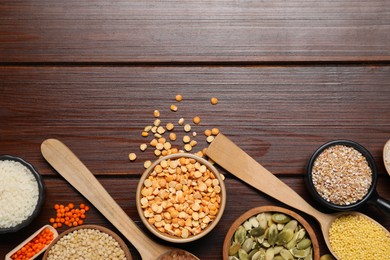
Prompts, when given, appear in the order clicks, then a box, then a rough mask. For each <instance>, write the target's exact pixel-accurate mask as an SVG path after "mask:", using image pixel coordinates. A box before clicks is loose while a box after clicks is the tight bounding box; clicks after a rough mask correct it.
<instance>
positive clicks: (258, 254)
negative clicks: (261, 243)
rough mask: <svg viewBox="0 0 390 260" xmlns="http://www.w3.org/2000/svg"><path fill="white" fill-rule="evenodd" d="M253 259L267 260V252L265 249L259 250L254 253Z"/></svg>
mask: <svg viewBox="0 0 390 260" xmlns="http://www.w3.org/2000/svg"><path fill="white" fill-rule="evenodd" d="M251 260H265V252H264V251H263V250H259V251H257V252H256V254H254V255H253V256H252V258H251Z"/></svg>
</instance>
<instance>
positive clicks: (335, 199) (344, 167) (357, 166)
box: [305, 140, 389, 211]
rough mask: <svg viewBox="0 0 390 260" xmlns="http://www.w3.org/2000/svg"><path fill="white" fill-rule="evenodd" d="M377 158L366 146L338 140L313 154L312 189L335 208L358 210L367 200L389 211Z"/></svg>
mask: <svg viewBox="0 0 390 260" xmlns="http://www.w3.org/2000/svg"><path fill="white" fill-rule="evenodd" d="M376 181H377V169H376V165H375V161H374V158H373V157H372V155H371V154H370V152H369V151H368V150H367V149H366V148H364V147H363V146H362V145H360V144H358V143H356V142H353V141H349V140H335V141H330V142H328V143H325V144H323V145H322V146H320V147H319V148H318V149H317V150H316V151H315V152H314V153H313V155H312V156H311V158H310V160H309V163H308V165H307V174H306V178H305V182H306V185H307V187H308V190H309V191H310V193H311V194H312V195H313V197H314V198H315V199H316V201H318V202H319V203H320V204H321V205H323V206H325V207H327V208H328V209H331V210H334V211H345V210H355V209H357V208H359V207H360V206H361V205H362V204H364V203H365V202H367V201H369V200H370V201H371V202H374V204H377V206H379V208H381V209H382V210H383V209H384V210H385V211H388V210H389V204H388V202H387V201H386V200H383V199H381V198H379V197H378V195H377V193H376V190H375V185H376Z"/></svg>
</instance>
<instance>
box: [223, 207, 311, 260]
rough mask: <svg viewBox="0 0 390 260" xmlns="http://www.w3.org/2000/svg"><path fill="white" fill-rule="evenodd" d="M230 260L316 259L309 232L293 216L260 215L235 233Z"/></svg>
mask: <svg viewBox="0 0 390 260" xmlns="http://www.w3.org/2000/svg"><path fill="white" fill-rule="evenodd" d="M229 259H230V260H242V259H245V260H296V259H300V260H302V259H303V260H312V259H313V249H312V243H311V240H310V238H309V237H308V235H307V232H306V230H305V229H304V228H303V227H302V226H301V225H300V224H299V223H298V221H296V220H295V219H292V218H291V217H290V216H288V215H286V214H283V213H279V212H275V213H268V212H267V213H260V214H258V215H256V216H253V217H250V218H249V219H247V220H246V221H245V222H244V223H242V225H240V226H239V227H238V228H237V230H236V231H235V233H234V236H233V238H232V241H231V245H230V248H229Z"/></svg>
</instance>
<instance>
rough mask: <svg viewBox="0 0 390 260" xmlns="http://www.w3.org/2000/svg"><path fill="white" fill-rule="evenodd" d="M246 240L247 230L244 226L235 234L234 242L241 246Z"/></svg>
mask: <svg viewBox="0 0 390 260" xmlns="http://www.w3.org/2000/svg"><path fill="white" fill-rule="evenodd" d="M245 238H246V230H245V228H244V227H243V226H239V227H238V228H237V230H236V232H235V233H234V241H235V242H238V243H240V244H242V243H244V241H245Z"/></svg>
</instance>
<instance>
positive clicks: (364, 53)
mask: <svg viewBox="0 0 390 260" xmlns="http://www.w3.org/2000/svg"><path fill="white" fill-rule="evenodd" d="M389 17H390V5H389V4H388V2H387V1H383V0H371V1H367V0H366V1H356V0H337V1H325V0H319V1H308V0H293V1H288V2H286V1H282V0H276V1H228V0H219V1H215V0H212V1H193V0H186V1H177V0H175V1H155V0H154V1H115V4H113V3H111V2H107V1H103V0H94V1H86V0H82V1H79V0H71V1H48V0H45V1H26V0H21V1H3V2H2V4H1V5H0V62H3V63H4V62H5V63H7V62H8V63H14V62H59V63H62V62H70V63H73V62H110V63H114V62H129V63H133V62H141V63H145V62H167V63H171V62H188V63H190V62H278V61H279V62H289V61H297V62H309V61H315V62H322V61H343V62H345V61H359V62H367V61H389V60H390V34H389V31H390V19H389Z"/></svg>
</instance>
